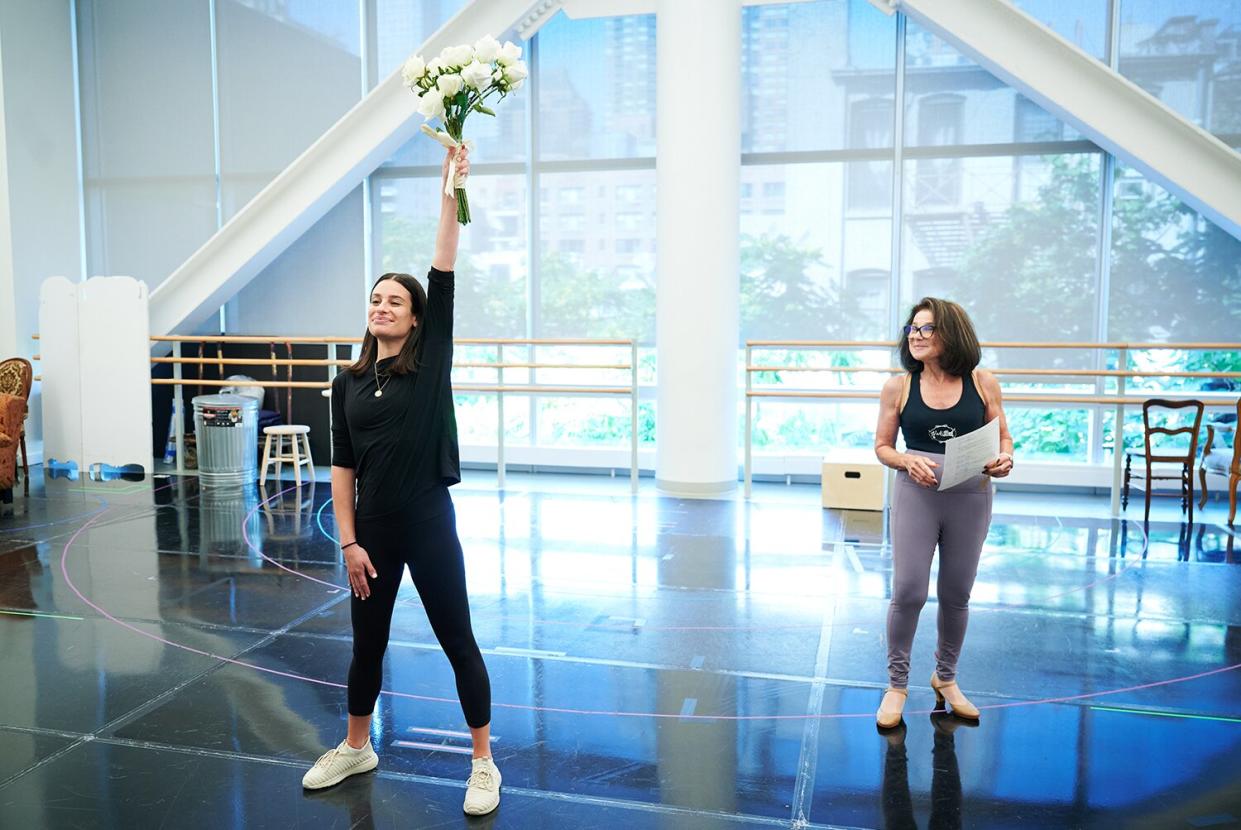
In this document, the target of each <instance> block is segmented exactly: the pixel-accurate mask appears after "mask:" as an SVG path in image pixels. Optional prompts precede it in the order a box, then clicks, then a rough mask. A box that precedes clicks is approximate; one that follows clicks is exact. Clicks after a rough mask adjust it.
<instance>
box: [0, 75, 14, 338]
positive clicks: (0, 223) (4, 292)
mask: <svg viewBox="0 0 1241 830" xmlns="http://www.w3.org/2000/svg"><path fill="white" fill-rule="evenodd" d="M5 135H6V133H5V124H4V69H3V61H0V355H4V356H5V357H7V356H9V355H15V354H17V353H18V351H17V294H16V292H15V291H14V283H15V280H14V277H13V236H12V228H11V225H10V224H9V218H10V217H9V151H8V142H7V141H6V140H5Z"/></svg>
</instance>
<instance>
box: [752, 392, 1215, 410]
mask: <svg viewBox="0 0 1241 830" xmlns="http://www.w3.org/2000/svg"><path fill="white" fill-rule="evenodd" d="M879 394H880V393H879V392H876V391H874V390H862V389H859V390H857V391H856V392H851V391H839V392H837V391H831V392H814V391H804V392H797V391H792V390H788V391H776V390H767V389H757V390H752V391H749V392H746V397H748V398H790V399H793V398H806V399H825V400H875V401H877V400H879ZM1154 398H1165V399H1172V400H1190V399H1191V398H1192V399H1193V400H1200V401H1202V403H1203V405H1204V406H1226V407H1234V406H1236V405H1237V399H1236V396H1232V397H1228V398H1222V397H1218V398H1214V397H1204V396H1202V395H1197V396H1196V397H1194V396H1193V394H1192V393H1184V392H1155V393H1153V394H1150V395H1145V396H1143V397H1134V396H1119V395H1039V394H1029V393H1022V392H1015V393H1013V394H1006V395H1004V402H1005V403H1011V402H1013V401H1017V402H1020V403H1076V404H1087V405H1097V404H1125V405H1133V404H1142V403H1145V402H1146V401H1148V400H1151V399H1154Z"/></svg>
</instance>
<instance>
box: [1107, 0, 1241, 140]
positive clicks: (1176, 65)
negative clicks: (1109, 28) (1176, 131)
mask: <svg viewBox="0 0 1241 830" xmlns="http://www.w3.org/2000/svg"><path fill="white" fill-rule="evenodd" d="M1120 72H1121V74H1123V75H1125V76H1126V77H1128V78H1129V79H1130V80H1132V81H1133V82H1134V83H1136V84H1137V85H1138V86H1140V87H1142V88H1143V89H1145V90H1146V91H1147V92H1149V93H1150V94H1152V95H1154V96H1155V97H1156V98H1158V99H1159V100H1161V101H1163V102H1164V103H1165V104H1167V105H1168V106H1170V107H1172V108H1173V109H1174V110H1176V111H1177V112H1179V113H1180V114H1181V115H1184V116H1185V117H1186V118H1188V119H1190V120H1191V121H1193V122H1194V123H1195V124H1198V125H1199V126H1201V127H1204V128H1206V129H1208V130H1210V131H1212V132H1214V133H1216V134H1219V135H1232V136H1235V135H1238V134H1241V3H1237V2H1230V1H1229V0H1177V2H1176V3H1168V2H1164V1H1163V0H1123V2H1121V4H1120Z"/></svg>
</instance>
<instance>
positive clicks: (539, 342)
mask: <svg viewBox="0 0 1241 830" xmlns="http://www.w3.org/2000/svg"><path fill="white" fill-rule="evenodd" d="M33 339H35V340H38V339H39V336H38V335H37V334H36V335H33ZM151 341H152V342H154V343H292V344H294V345H306V344H312V345H320V346H321V345H325V344H347V343H348V344H352V343H361V342H362V338H361V337H305V336H301V337H293V336H289V337H283V336H281V335H278V334H273V335H261V334H216V335H206V334H204V335H189V334H165V335H153V336H152V337H151ZM453 343H456V344H457V345H466V346H628V345H630V344H631V343H633V341H632V340H618V339H588V338H577V337H545V338H522V337H455V338H453Z"/></svg>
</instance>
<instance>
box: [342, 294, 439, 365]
mask: <svg viewBox="0 0 1241 830" xmlns="http://www.w3.org/2000/svg"><path fill="white" fill-rule="evenodd" d="M384 280H395V281H396V282H398V283H400V284H401V285H402V286H404V288H405V290H406V291H408V292H409V301H410V311H411V312H412V313H413V315H414V321H415V322H416V323H417V324H418V325H416V326H414V327H413V328H412V329H410V332H409V336H408V337H406V338H405V343H404V344H402V346H401V351H400V352H399V353H397V356H396V360H395V361H394V362H393V364H392V366H391V367H389V369H388V371H389V372H391V373H392V374H394V375H404V374H408V373H410V372H416V371H418V365H419V363H420V362H421V358H422V315H423V313H424V312H426V310H427V292H426V291H424V290H423V289H422V284H421V283H419V282H418V280H416V279H414V278H413V277H412V276H410V275H409V274H398V273H395V272H390V273H387V274H384V275H383V276H381V277H380V278H379V279H377V280H375V285H372V286H371V293H372V294H373V293H374V292H375V288H376V287H378V285H379V284H380V283H381V282H383V281H384ZM367 301H368V302H369V299H368V300H367ZM378 355H379V341H378V340H377V339H376V338H375V335H373V334H371V328H370V326H367V327H366V333H365V334H364V335H362V351H361V353H360V354H359V355H358V359H357V361H356V362H355V363H354V364H353V365H351V366H350V367H349V371H350V372H353V373H354V374H355V375H360V374H362V373H364V372H369V371H370V370H371V366H372V365H373V364H374V363H375V360H376V358H377V357H378Z"/></svg>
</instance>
